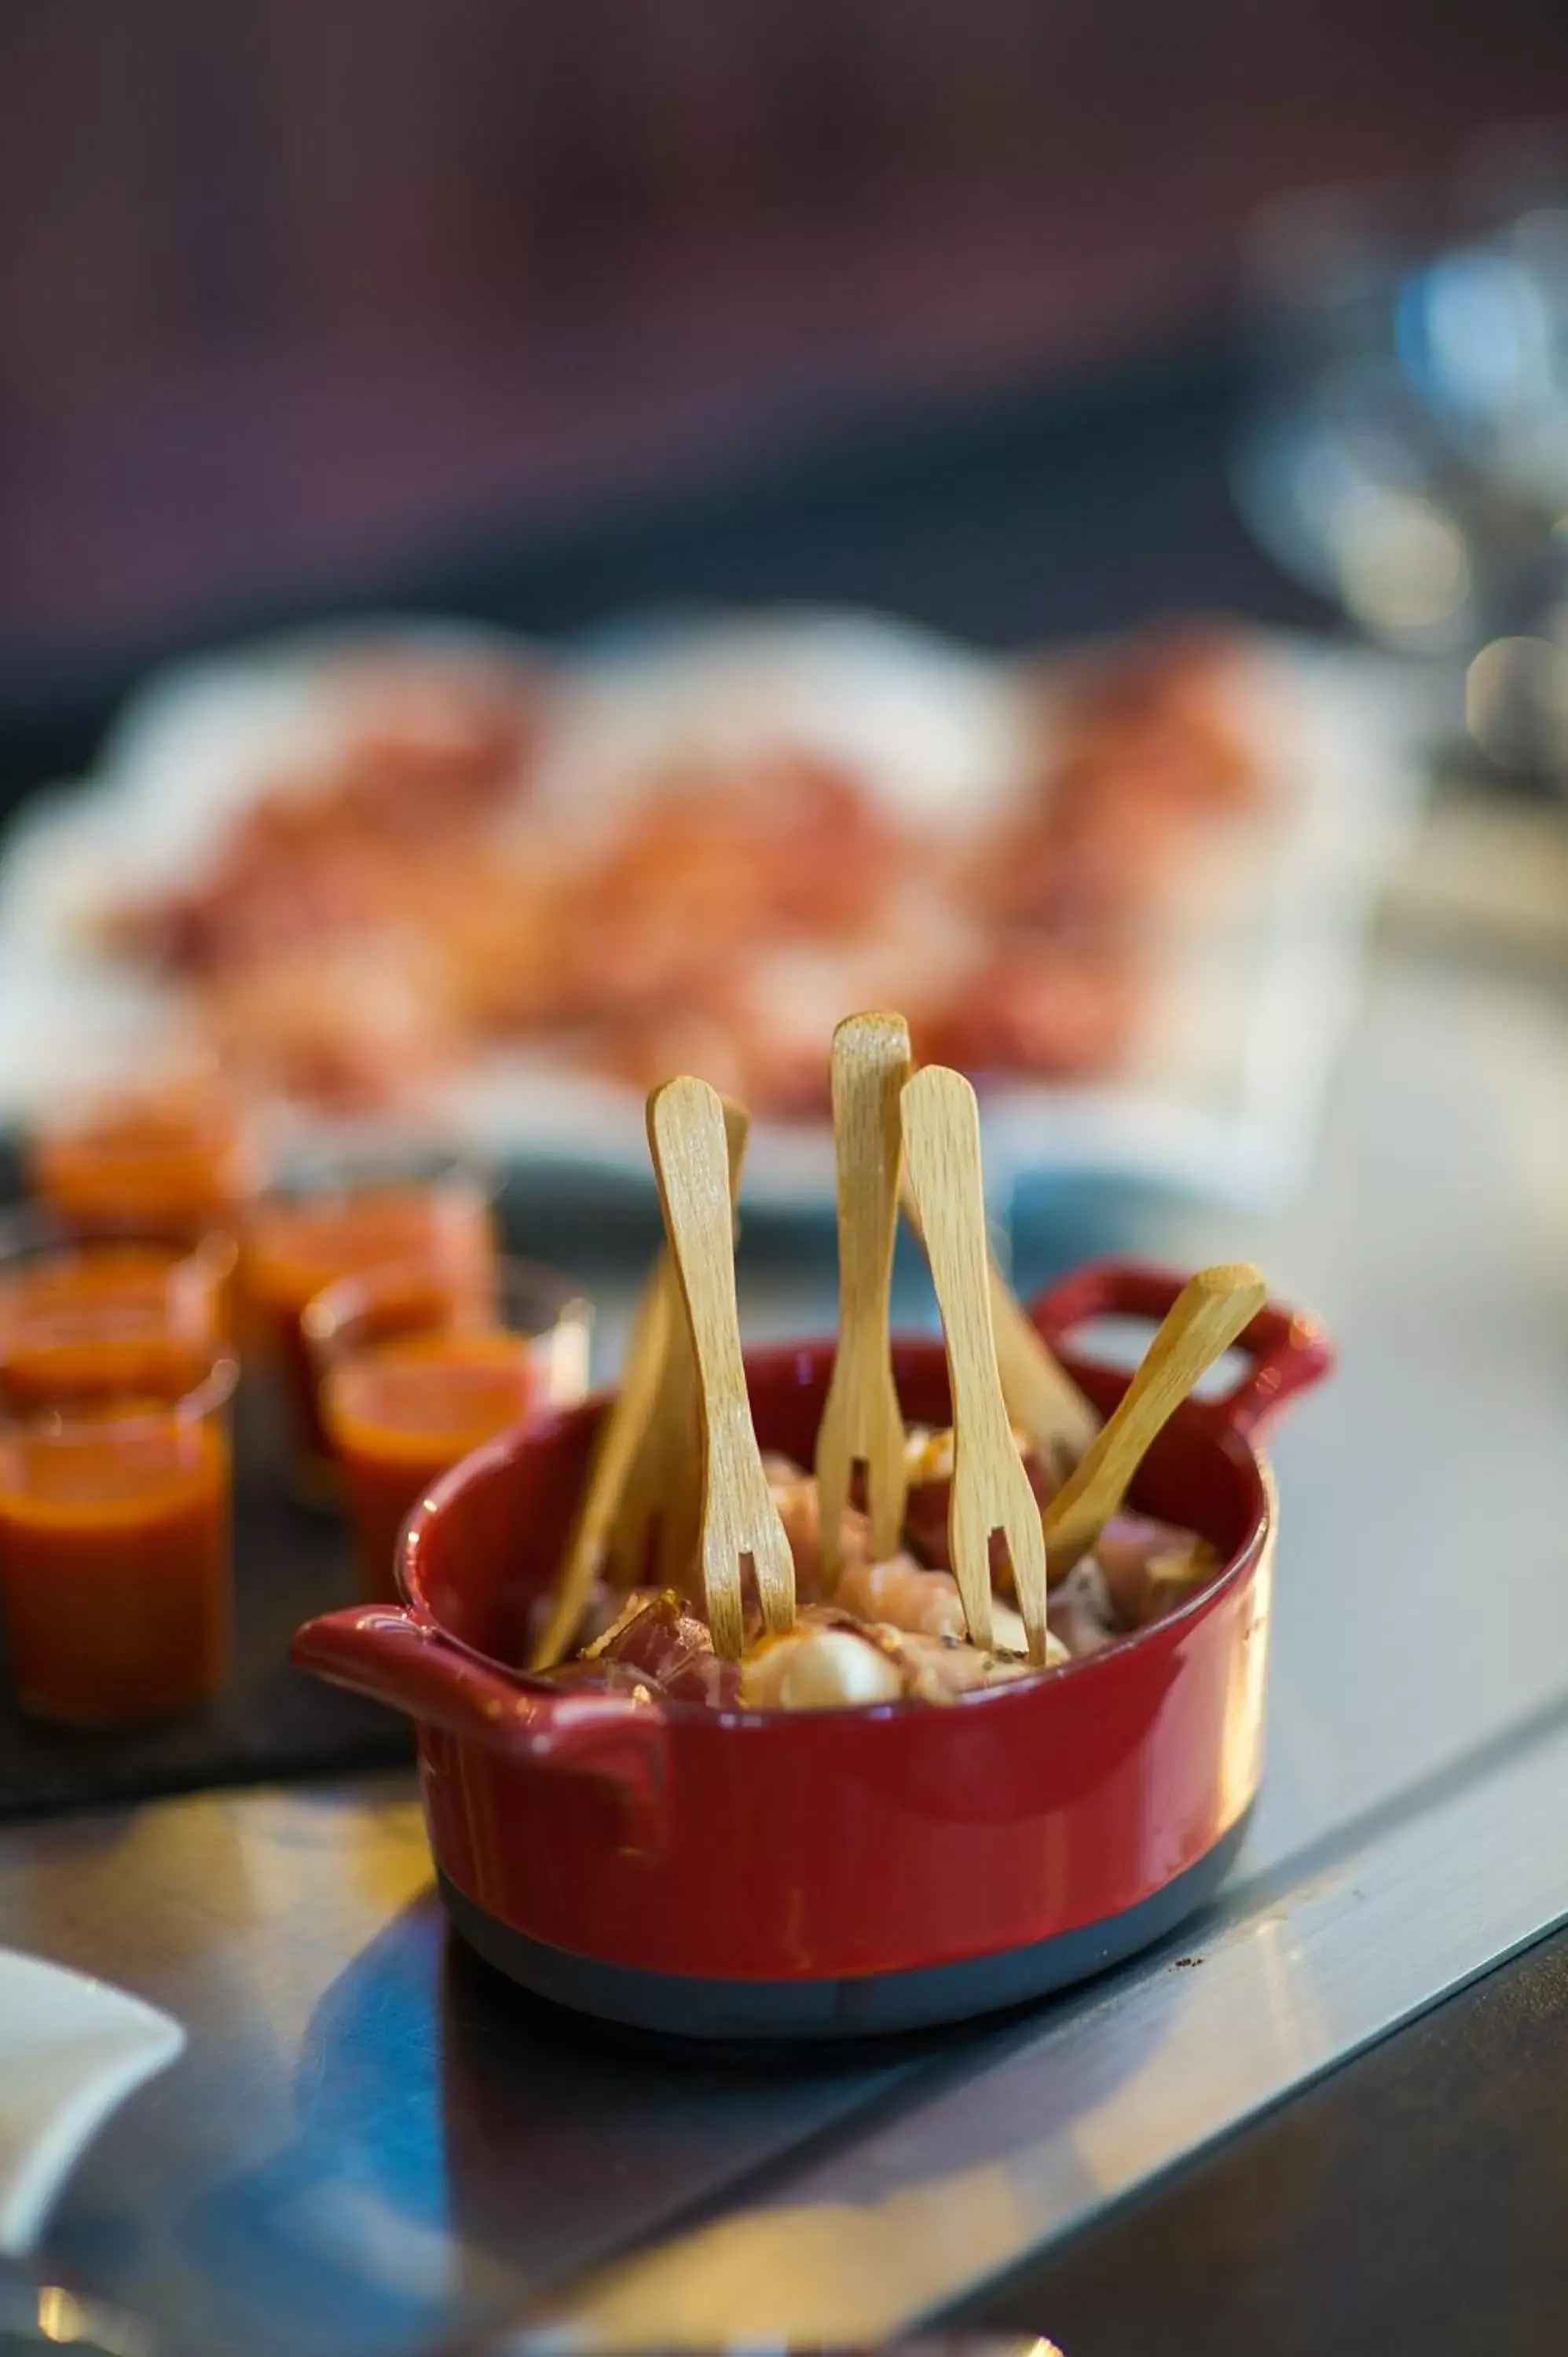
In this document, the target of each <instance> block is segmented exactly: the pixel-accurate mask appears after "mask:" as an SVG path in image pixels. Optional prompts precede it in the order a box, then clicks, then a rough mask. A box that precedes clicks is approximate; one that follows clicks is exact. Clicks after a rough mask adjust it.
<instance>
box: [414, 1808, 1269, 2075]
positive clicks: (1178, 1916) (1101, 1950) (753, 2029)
mask: <svg viewBox="0 0 1568 2357" xmlns="http://www.w3.org/2000/svg"><path fill="white" fill-rule="evenodd" d="M1249 1814H1250V1812H1249ZM1247 1822H1248V1820H1247V1816H1246V1815H1243V1816H1242V1817H1241V1818H1240V1820H1239V1821H1238V1823H1237V1824H1234V1825H1232V1826H1231V1828H1230V1832H1229V1833H1228V1834H1225V1835H1222V1837H1221V1838H1220V1839H1219V1841H1217V1842H1216V1843H1215V1845H1214V1846H1213V1848H1212V1849H1210V1850H1208V1851H1206V1852H1205V1854H1204V1856H1203V1857H1200V1858H1199V1859H1197V1862H1196V1864H1194V1865H1192V1866H1189V1867H1187V1869H1186V1871H1185V1872H1184V1873H1181V1874H1178V1875H1177V1876H1176V1878H1175V1880H1174V1881H1171V1882H1167V1883H1166V1884H1165V1888H1164V1889H1161V1890H1156V1891H1155V1893H1154V1894H1153V1896H1152V1897H1151V1898H1148V1899H1144V1900H1140V1901H1139V1903H1138V1905H1137V1906H1135V1907H1129V1908H1128V1909H1127V1910H1125V1911H1124V1912H1123V1913H1122V1914H1120V1915H1108V1916H1105V1917H1103V1918H1102V1919H1101V1921H1099V1922H1097V1923H1086V1924H1083V1925H1081V1926H1080V1927H1079V1929H1078V1930H1076V1931H1072V1932H1058V1933H1057V1934H1056V1935H1055V1936H1054V1937H1053V1938H1051V1939H1048V1940H1037V1941H1035V1942H1033V1943H1031V1944H1030V1945H1029V1946H1028V1947H1026V1948H1006V1949H1004V1950H1002V1951H1001V1952H1000V1953H997V1954H994V1955H988V1956H972V1957H968V1958H966V1959H965V1960H964V1961H963V1962H961V1963H960V1964H931V1965H927V1966H924V1967H922V1968H920V1969H919V1970H917V1971H913V1972H897V1973H868V1974H864V1975H857V1976H855V1977H854V1978H852V1979H848V1980H788V1981H761V1980H757V1981H739V1980H704V1979H698V1978H696V1977H694V1976H693V1975H686V1974H681V1973H652V1972H641V1971H639V1970H638V1969H637V1968H636V1967H634V1966H632V1965H628V1964H602V1963H600V1962H598V1961H597V1960H596V1958H595V1957H592V1956H577V1955H573V1954H571V1953H568V1951H567V1950H565V1949H564V1948H552V1947H549V1946H547V1945H545V1943H543V1942H542V1941H539V1940H531V1939H529V1938H528V1937H527V1935H526V1934H525V1933H523V1932H514V1931H513V1930H511V1928H510V1926H509V1925H507V1924H505V1923H499V1922H498V1921H496V1919H495V1917H494V1916H493V1915H489V1914H488V1913H487V1912H486V1910H484V1909H483V1908H482V1907H478V1906H476V1904H475V1903H474V1901H473V1900H471V1899H466V1898H465V1897H464V1896H463V1894H462V1892H461V1891H460V1890H458V1889H456V1888H455V1887H454V1886H453V1884H452V1883H450V1882H449V1881H448V1880H447V1879H446V1876H445V1875H441V1876H439V1877H438V1880H439V1882H440V1886H441V1897H442V1900H443V1902H444V1904H445V1906H446V1911H447V1913H448V1915H449V1916H450V1917H451V1919H452V1921H453V1923H454V1924H455V1925H456V1929H457V1930H458V1931H459V1932H461V1933H462V1935H463V1937H464V1939H465V1940H467V1942H468V1943H469V1945H470V1946H471V1947H472V1948H474V1949H475V1950H477V1952H478V1954H479V1955H481V1956H483V1958H484V1959H485V1962H486V1963H487V1964H493V1965H494V1966H495V1968H496V1970H497V1971H498V1972H502V1973H504V1974H506V1975H507V1977H508V1978H509V1979H510V1980H514V1981H516V1982H518V1983H519V1984H520V1986H521V1987H523V1988H525V1989H528V1990H530V1991H531V1992H532V1994H533V1995H534V1996H542V1997H547V1998H549V2000H550V2001H551V2003H552V2004H554V2005H562V2006H566V2007H570V2009H571V2010H572V2011H573V2012H575V2013H584V2014H589V2015H592V2016H593V2017H594V2018H595V2019H596V2020H599V2021H605V2022H612V2023H614V2024H615V2025H617V2027H618V2028H621V2029H634V2030H639V2031H651V2032H653V2033H655V2034H656V2035H658V2036H660V2037H665V2038H682V2039H695V2040H703V2042H705V2043H707V2044H710V2045H729V2044H733V2043H736V2042H742V2041H744V2042H746V2043H750V2044H754V2045H755V2044H757V2043H759V2042H760V2043H764V2044H768V2045H776V2044H779V2043H781V2042H783V2043H794V2042H797V2041H800V2042H805V2041H807V2040H816V2039H820V2040H845V2039H857V2038H882V2037H891V2036H896V2035H897V2034H898V2033H899V2032H908V2031H909V2030H918V2029H937V2028H939V2027H941V2026H946V2025H949V2024H951V2023H953V2022H959V2021H969V2020H972V2019H973V2018H975V2016H977V2015H979V2014H985V2013H1000V2012H1003V2011H1004V2010H1005V2009H1006V2008H1007V2007H1010V2006H1016V2005H1024V2004H1026V2003H1027V2002H1028V2001H1029V2000H1030V1999H1031V1998H1034V1997H1041V1996H1049V1995H1050V1994H1051V1993H1052V1991H1053V1990H1056V1989H1063V1988H1067V1987H1069V1986H1071V1984H1072V1983H1073V1982H1075V1981H1081V1980H1087V1979H1089V1977H1090V1975H1092V1974H1094V1973H1100V1972H1104V1971H1105V1970H1106V1968H1107V1967H1108V1966H1109V1965H1112V1964H1122V1963H1123V1962H1124V1961H1125V1959H1126V1958H1127V1957H1129V1956H1132V1955H1135V1954H1136V1953H1137V1952H1138V1950H1139V1949H1140V1948H1146V1947H1149V1946H1151V1945H1152V1944H1153V1943H1154V1942H1155V1941H1156V1940H1163V1939H1164V1938H1165V1936H1166V1934H1167V1933H1168V1932H1174V1931H1175V1930H1176V1926H1177V1925H1178V1924H1179V1923H1181V1922H1184V1921H1186V1919H1187V1916H1189V1915H1190V1914H1192V1912H1193V1911H1194V1910H1195V1909H1197V1908H1198V1907H1201V1906H1203V1905H1204V1903H1205V1902H1206V1901H1207V1900H1209V1899H1210V1898H1212V1897H1213V1895H1214V1893H1215V1891H1216V1890H1217V1889H1219V1885H1220V1883H1221V1882H1222V1881H1223V1880H1224V1878H1225V1876H1226V1875H1227V1873H1228V1872H1229V1871H1230V1863H1231V1860H1232V1859H1233V1858H1234V1857H1235V1855H1236V1853H1237V1851H1238V1850H1239V1849H1240V1846H1241V1842H1242V1840H1243V1838H1244V1836H1245V1834H1246V1830H1247Z"/></svg>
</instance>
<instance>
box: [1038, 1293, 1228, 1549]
mask: <svg viewBox="0 0 1568 2357" xmlns="http://www.w3.org/2000/svg"><path fill="white" fill-rule="evenodd" d="M1267 1298H1268V1286H1266V1285H1265V1284H1264V1282H1263V1279H1262V1275H1261V1274H1260V1273H1259V1271H1258V1270H1257V1269H1255V1268H1253V1267H1252V1266H1251V1265H1250V1264H1249V1263H1247V1262H1244V1261H1243V1262H1238V1263H1236V1264H1235V1265H1230V1266H1220V1267H1216V1268H1205V1269H1200V1270H1199V1271H1198V1273H1197V1275H1196V1276H1194V1277H1190V1278H1189V1279H1188V1280H1187V1284H1186V1285H1184V1286H1183V1287H1182V1289H1181V1291H1180V1293H1178V1294H1177V1296H1176V1299H1175V1301H1174V1302H1173V1303H1172V1304H1171V1307H1170V1308H1169V1309H1168V1310H1167V1312H1166V1313H1165V1317H1164V1318H1162V1320H1161V1321H1160V1324H1159V1326H1158V1327H1157V1328H1156V1329H1155V1337H1154V1340H1152V1341H1151V1342H1150V1344H1149V1347H1148V1349H1147V1351H1145V1352H1144V1359H1143V1363H1142V1364H1141V1365H1140V1366H1139V1368H1138V1370H1137V1372H1136V1373H1135V1374H1134V1375H1133V1380H1132V1382H1131V1383H1129V1384H1128V1386H1127V1388H1126V1390H1125V1391H1124V1392H1123V1393H1122V1397H1121V1399H1120V1400H1119V1401H1118V1402H1117V1405H1116V1408H1115V1411H1114V1413H1113V1414H1112V1415H1111V1416H1109V1417H1108V1418H1107V1420H1106V1422H1105V1425H1104V1426H1103V1427H1102V1429H1101V1431H1100V1432H1099V1433H1098V1434H1097V1435H1096V1437H1095V1438H1094V1439H1093V1440H1092V1441H1091V1442H1090V1445H1089V1448H1087V1450H1086V1451H1085V1452H1084V1455H1083V1457H1082V1458H1080V1459H1079V1464H1078V1466H1077V1467H1076V1469H1074V1471H1073V1472H1072V1473H1071V1474H1070V1475H1069V1478H1068V1480H1066V1481H1065V1482H1064V1483H1063V1484H1062V1487H1061V1488H1060V1489H1059V1490H1058V1491H1057V1494H1056V1496H1055V1497H1054V1498H1053V1499H1052V1500H1051V1501H1050V1504H1049V1505H1048V1506H1047V1509H1046V1518H1045V1534H1046V1549H1047V1556H1048V1559H1049V1566H1050V1577H1051V1578H1052V1579H1053V1581H1054V1580H1058V1579H1061V1578H1063V1577H1065V1576H1066V1574H1067V1573H1068V1572H1069V1571H1070V1570H1071V1569H1072V1567H1073V1565H1074V1564H1075V1563H1077V1561H1078V1560H1079V1556H1080V1555H1087V1553H1088V1552H1089V1550H1090V1547H1091V1546H1092V1545H1093V1544H1094V1542H1095V1540H1096V1539H1097V1538H1098V1537H1099V1536H1100V1534H1101V1531H1102V1530H1103V1528H1104V1526H1105V1524H1106V1523H1108V1522H1109V1521H1110V1519H1111V1517H1112V1514H1113V1513H1115V1512H1116V1511H1117V1509H1118V1507H1119V1506H1120V1505H1121V1503H1122V1500H1123V1499H1124V1498H1125V1496H1126V1494H1127V1491H1128V1488H1129V1486H1130V1484H1131V1482H1132V1480H1133V1475H1134V1473H1136V1471H1137V1469H1138V1468H1139V1466H1140V1465H1141V1464H1142V1462H1143V1460H1144V1456H1145V1454H1146V1453H1147V1451H1148V1448H1149V1446H1150V1443H1151V1442H1152V1441H1153V1440H1154V1437H1155V1434H1156V1433H1157V1432H1158V1431H1159V1430H1160V1429H1161V1427H1162V1426H1164V1425H1165V1423H1167V1422H1168V1421H1169V1419H1170V1417H1171V1416H1172V1415H1175V1413H1176V1409H1177V1408H1178V1407H1179V1406H1180V1405H1181V1404H1182V1402H1183V1400H1184V1399H1186V1397H1187V1394H1188V1393H1189V1392H1190V1391H1191V1390H1192V1388H1193V1386H1194V1384H1195V1383H1197V1381H1198V1380H1199V1378H1200V1377H1201V1376H1202V1375H1203V1374H1204V1373H1205V1372H1207V1371H1208V1368H1210V1367H1211V1366H1212V1365H1213V1364H1214V1361H1215V1360H1216V1359H1218V1358H1219V1357H1220V1356H1221V1355H1222V1354H1223V1353H1224V1352H1225V1351H1228V1350H1229V1349H1230V1345H1231V1343H1232V1342H1234V1341H1235V1340H1236V1339H1237V1337H1238V1336H1239V1335H1240V1334H1241V1333H1242V1332H1244V1331H1245V1329H1246V1328H1247V1327H1248V1326H1250V1325H1251V1322H1252V1319H1253V1318H1255V1317H1256V1316H1257V1314H1258V1312H1259V1310H1260V1309H1261V1308H1262V1306H1263V1304H1264V1302H1265V1301H1266V1300H1267Z"/></svg>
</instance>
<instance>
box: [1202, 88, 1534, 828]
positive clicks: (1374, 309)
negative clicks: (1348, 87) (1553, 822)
mask: <svg viewBox="0 0 1568 2357" xmlns="http://www.w3.org/2000/svg"><path fill="white" fill-rule="evenodd" d="M1242 332H1243V338H1244V341H1245V343H1246V347H1247V351H1248V357H1249V361H1250V363H1251V373H1252V377H1253V400H1252V407H1251V415H1250V417H1249V419H1248V421H1247V424H1246V425H1245V427H1244V430H1243V433H1242V435H1241V436H1240V441H1239V443H1238V446H1237V448H1236V450H1235V453H1234V456H1233V461H1232V486H1233V490H1234V492H1235V496H1236V499H1237V502H1238V504H1239V506H1240V509H1241V511H1242V512H1243V514H1244V515H1245V516H1246V518H1247V520H1248V522H1250V524H1251V527H1252V529H1253V531H1254V532H1255V533H1256V534H1257V536H1258V538H1259V539H1260V540H1261V541H1262V543H1263V544H1264V545H1265V546H1266V547H1267V548H1268V550H1269V551H1270V553H1271V554H1273V556H1274V557H1275V558H1276V559H1277V560H1278V562H1279V563H1280V564H1282V565H1283V566H1284V567H1285V568H1286V570H1288V571H1290V572H1292V573H1294V574H1295V575H1296V576H1298V577H1299V578H1302V579H1304V580H1305V581H1307V582H1308V583H1309V584H1310V585H1311V586H1312V587H1314V588H1316V589H1317V590H1318V591H1319V592H1320V593H1321V594H1323V595H1324V596H1326V597H1328V598H1330V599H1331V600H1332V601H1333V602H1334V603H1336V604H1337V605H1338V606H1339V607H1340V608H1342V609H1343V610H1344V612H1345V613H1346V614H1347V615H1348V617H1349V619H1351V620H1352V621H1353V622H1354V623H1355V624H1356V625H1357V626H1358V627H1359V629H1360V630H1363V631H1364V632H1365V633H1366V634H1367V636H1368V637H1369V638H1371V639H1372V640H1376V641H1377V642H1379V643H1380V644H1381V645H1384V646H1386V647H1390V648H1392V649H1396V650H1398V651H1401V652H1402V653H1408V654H1415V655H1421V656H1426V657H1430V658H1433V659H1434V660H1435V661H1436V662H1439V663H1441V664H1443V665H1444V666H1445V667H1446V668H1447V669H1448V670H1449V671H1450V672H1452V673H1453V674H1454V675H1455V684H1456V689H1457V691H1458V692H1457V693H1456V694H1455V699H1454V700H1455V713H1456V717H1457V711H1458V707H1459V706H1460V705H1462V706H1463V714H1464V726H1465V728H1466V731H1467V733H1468V736H1469V738H1470V739H1471V741H1472V743H1473V745H1474V747H1475V748H1476V749H1477V750H1478V751H1479V752H1480V754H1481V755H1482V756H1483V757H1484V758H1485V759H1486V760H1487V761H1488V762H1489V763H1491V764H1493V765H1494V766H1495V767H1496V768H1498V769H1501V770H1508V771H1511V772H1514V773H1516V774H1521V775H1524V776H1527V777H1530V778H1534V779H1537V780H1549V781H1552V782H1554V783H1556V784H1558V785H1562V784H1563V782H1564V781H1568V128H1564V127H1563V126H1555V127H1552V126H1549V127H1547V128H1546V129H1541V128H1539V127H1538V128H1535V129H1533V130H1530V131H1528V132H1521V133H1515V134H1512V135H1502V134H1496V135H1492V136H1491V137H1490V139H1489V140H1488V141H1487V145H1486V147H1485V149H1484V150H1482V149H1480V148H1477V150H1476V151H1475V152H1474V153H1472V154H1471V156H1469V157H1467V158H1466V162H1465V163H1464V165H1462V167H1461V168H1460V170H1459V172H1458V173H1457V174H1456V175H1455V178H1453V179H1452V180H1451V181H1450V182H1449V183H1448V184H1447V185H1446V186H1445V187H1443V188H1432V189H1429V190H1421V189H1415V188H1337V189H1336V188H1329V189H1320V190H1316V191H1312V192H1309V193H1308V194H1306V195H1305V196H1298V197H1295V198H1293V199H1287V200H1286V201H1285V202H1284V203H1283V204H1281V205H1278V206H1275V207H1273V208H1271V209H1270V210H1269V211H1268V212H1267V213H1266V214H1265V215H1264V216H1263V217H1262V219H1261V220H1260V221H1259V223H1258V224H1257V228H1256V232H1255V235H1254V237H1253V239H1252V241H1251V247H1250V252H1249V255H1248V260H1247V265H1246V268H1245V270H1244V274H1243V290H1242Z"/></svg>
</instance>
